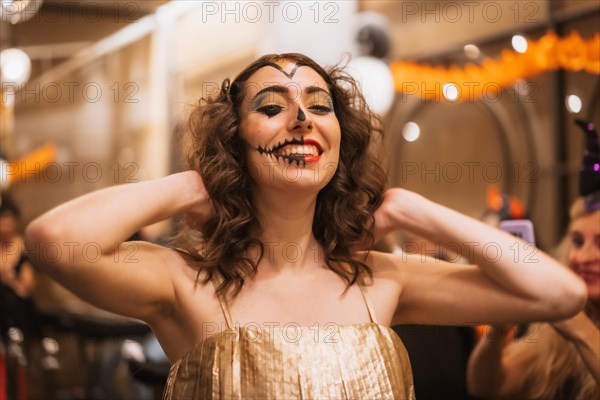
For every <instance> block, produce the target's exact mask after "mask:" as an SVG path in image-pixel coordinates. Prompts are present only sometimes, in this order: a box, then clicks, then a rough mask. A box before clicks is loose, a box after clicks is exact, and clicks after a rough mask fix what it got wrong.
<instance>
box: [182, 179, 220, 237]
mask: <svg viewBox="0 0 600 400" xmlns="http://www.w3.org/2000/svg"><path fill="white" fill-rule="evenodd" d="M183 174H184V176H185V178H186V179H187V180H188V182H189V184H188V185H189V186H188V187H189V189H190V190H189V196H191V197H192V201H191V202H190V206H189V207H188V208H187V209H186V210H185V212H184V214H185V218H186V220H187V222H188V224H190V225H191V226H192V227H194V228H196V229H199V228H200V227H202V225H203V224H204V223H205V222H206V221H207V220H208V218H209V217H210V216H211V214H212V213H213V206H212V202H211V200H210V196H209V195H208V192H207V191H206V187H205V186H204V182H203V181H202V177H201V176H200V174H199V173H197V172H196V171H191V170H190V171H186V172H184V173H183Z"/></svg>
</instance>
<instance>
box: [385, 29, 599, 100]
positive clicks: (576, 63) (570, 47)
mask: <svg viewBox="0 0 600 400" xmlns="http://www.w3.org/2000/svg"><path fill="white" fill-rule="evenodd" d="M527 44H528V48H527V51H526V52H525V53H517V52H515V51H512V50H503V51H502V52H501V53H500V57H499V58H497V59H493V58H486V59H484V60H483V61H482V63H481V64H480V65H475V64H467V65H465V66H464V67H459V66H450V67H444V66H431V65H425V64H417V63H412V62H394V63H392V64H391V66H390V68H391V71H392V75H393V77H394V86H395V89H396V91H397V92H400V93H404V94H408V95H416V96H420V97H421V99H423V100H440V99H446V97H445V96H444V85H447V84H453V85H454V86H455V88H456V92H457V96H456V99H453V100H451V101H464V100H476V99H479V98H481V97H482V96H485V97H490V96H494V95H497V94H498V93H497V92H499V91H501V90H502V89H504V88H506V87H507V86H509V85H511V84H513V83H514V82H516V81H518V80H520V79H527V78H531V77H534V76H537V75H539V74H542V73H544V72H546V71H553V70H556V69H559V68H561V69H564V70H567V71H587V72H589V73H591V74H600V33H596V34H595V35H594V36H593V38H591V39H588V40H584V39H582V38H581V36H580V35H579V34H578V33H576V32H573V33H571V34H570V35H568V36H566V37H563V38H560V37H558V36H557V35H556V34H555V33H554V32H548V33H546V34H545V35H544V36H542V37H541V38H539V39H538V40H536V41H529V42H528V43H527Z"/></svg>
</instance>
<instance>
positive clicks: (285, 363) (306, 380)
mask: <svg viewBox="0 0 600 400" xmlns="http://www.w3.org/2000/svg"><path fill="white" fill-rule="evenodd" d="M360 288H361V291H362V293H363V296H364V299H365V302H366V303H367V307H368V309H369V313H370V314H371V320H372V321H373V322H370V323H362V324H353V325H336V324H331V325H328V324H326V325H324V326H317V325H315V326H312V327H300V326H297V325H295V324H287V325H284V326H281V327H269V329H268V330H267V329H265V328H261V327H260V326H258V325H251V324H248V325H247V326H243V327H240V326H235V325H234V324H233V323H232V319H231V314H230V313H229V307H228V306H227V303H226V302H225V301H224V300H223V299H219V301H220V302H221V307H222V308H223V312H224V314H225V320H226V322H227V325H228V326H227V329H226V330H223V331H221V332H220V333H217V334H215V335H212V336H209V337H208V338H206V339H205V340H203V341H202V342H200V343H198V344H197V345H196V346H195V347H194V349H192V350H191V351H190V352H188V353H187V354H185V355H184V356H183V357H181V358H180V359H179V360H178V361H176V362H175V363H174V364H173V365H172V367H171V370H170V372H169V378H168V381H167V385H166V387H165V392H164V397H163V398H164V399H165V400H172V399H370V400H371V399H372V400H374V399H407V400H412V399H414V398H415V394H414V387H413V377H412V370H411V367H410V362H409V358H408V353H407V352H406V349H405V348H404V345H403V344H402V341H401V340H400V338H399V337H398V336H397V335H396V333H395V332H394V331H393V330H392V329H391V328H388V327H385V326H383V325H380V324H378V323H377V322H376V320H375V319H374V314H373V309H372V307H371V305H370V302H369V300H368V298H367V297H366V293H365V291H364V288H363V287H362V285H360Z"/></svg>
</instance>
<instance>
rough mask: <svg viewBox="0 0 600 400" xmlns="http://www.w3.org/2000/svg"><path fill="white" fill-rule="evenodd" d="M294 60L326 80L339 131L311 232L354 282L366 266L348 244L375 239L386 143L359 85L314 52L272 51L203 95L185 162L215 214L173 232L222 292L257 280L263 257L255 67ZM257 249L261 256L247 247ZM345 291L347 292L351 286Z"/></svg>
mask: <svg viewBox="0 0 600 400" xmlns="http://www.w3.org/2000/svg"><path fill="white" fill-rule="evenodd" d="M282 61H285V62H293V63H295V64H296V65H298V66H301V65H302V66H308V67H310V68H312V69H313V70H315V71H316V72H317V73H318V74H319V75H320V76H321V77H322V78H323V79H324V80H325V82H326V83H327V86H328V89H329V90H330V93H331V96H332V99H333V104H334V112H335V115H336V117H337V119H338V120H339V124H340V128H341V143H340V160H339V164H338V168H337V170H336V172H335V174H334V175H333V177H332V178H331V180H330V181H329V182H328V183H327V185H326V186H325V187H324V188H323V189H321V191H320V192H319V193H318V195H317V204H316V209H315V216H314V220H313V226H312V231H313V234H314V236H315V238H316V240H317V242H318V244H319V245H320V246H322V248H323V250H324V259H325V262H326V264H327V266H328V267H329V268H330V269H331V270H332V271H334V272H335V273H337V274H338V275H339V276H340V277H341V278H343V279H344V280H345V281H346V282H347V284H348V285H347V288H349V287H350V286H352V285H353V284H354V283H355V282H356V281H357V279H358V278H359V276H360V275H361V273H362V272H366V273H367V274H368V275H369V276H372V271H371V269H370V268H369V266H368V265H367V264H366V263H364V262H363V261H361V260H358V259H356V258H355V257H353V256H352V254H351V246H352V245H353V244H355V243H356V242H358V241H359V240H361V239H364V238H366V240H367V241H368V242H370V243H371V244H372V242H373V222H374V219H373V212H374V211H375V210H376V208H377V207H378V206H379V205H380V204H381V201H382V197H383V192H384V190H385V188H386V182H387V179H386V174H385V172H384V170H383V169H382V167H381V164H380V159H379V157H378V156H377V155H378V152H375V151H373V149H372V147H373V145H374V144H377V143H381V142H380V141H378V139H379V140H380V139H381V136H382V129H381V121H380V120H379V118H378V117H377V116H376V115H375V114H373V113H372V112H371V111H370V110H369V107H368V106H367V104H366V102H365V100H364V98H363V96H362V94H361V93H360V91H359V90H358V88H357V85H356V82H355V81H354V79H352V77H350V76H348V75H347V74H346V73H345V72H344V71H343V68H342V67H340V66H339V65H337V66H334V67H332V68H330V69H329V70H327V71H326V70H325V69H323V68H322V67H321V66H319V65H318V64H317V63H316V62H314V61H313V60H312V59H310V58H309V57H307V56H305V55H302V54H297V53H287V54H271V55H265V56H263V57H260V58H259V59H257V60H256V61H254V62H253V63H251V64H250V65H249V66H248V67H246V68H245V69H244V70H243V71H242V72H241V73H240V74H239V75H238V76H237V77H236V78H235V79H234V80H233V82H231V83H230V81H229V79H226V80H225V81H224V82H223V83H222V85H221V89H220V91H219V93H218V94H217V95H215V96H210V97H208V98H206V99H205V98H202V99H201V100H200V101H199V104H198V106H197V107H196V108H195V109H194V110H193V112H192V114H191V116H190V120H189V132H190V133H191V140H190V144H189V146H190V148H189V149H188V163H189V166H190V168H191V169H193V170H195V171H198V172H199V173H200V175H201V176H202V179H203V180H204V185H205V187H206V190H207V192H208V194H209V196H210V199H211V201H212V205H213V209H214V213H213V215H212V216H211V217H210V218H209V220H208V221H206V222H205V223H204V224H203V226H202V227H201V228H200V229H197V228H195V227H193V226H190V225H189V224H186V226H185V227H184V230H182V231H181V232H180V233H179V234H178V235H177V237H176V243H177V245H178V246H177V249H178V250H179V251H180V252H182V253H183V254H184V255H186V257H187V258H188V259H189V260H191V262H192V265H194V266H195V267H197V268H198V274H197V277H196V282H198V279H199V277H200V272H201V271H206V275H205V279H204V282H203V283H204V284H205V283H207V282H208V281H210V280H211V278H212V277H213V274H214V273H215V272H217V271H218V273H219V274H220V275H221V277H222V281H221V284H220V285H219V287H218V289H217V292H218V293H219V294H224V293H228V292H229V289H230V287H231V286H232V285H233V286H234V291H233V296H235V295H237V294H238V293H239V291H240V290H241V289H242V286H243V285H244V280H245V279H247V278H251V277H253V276H254V275H255V274H256V272H257V268H258V263H259V262H260V260H261V259H262V257H263V254H264V245H263V243H262V242H261V241H260V240H259V239H257V238H256V237H253V236H252V234H251V233H252V232H256V231H257V229H260V223H259V221H258V219H257V217H256V213H255V212H254V211H255V210H254V205H253V200H252V197H251V190H250V188H251V185H252V184H253V180H252V178H251V176H250V173H249V171H248V162H247V159H246V147H245V146H246V144H245V142H244V141H243V140H242V139H241V138H240V134H239V126H240V114H239V109H240V105H241V103H242V101H243V98H244V89H245V88H246V84H247V81H248V79H249V78H250V77H251V76H252V74H254V72H256V71H257V70H258V69H260V68H262V67H264V66H266V65H269V64H273V63H277V62H282ZM253 248H255V249H258V251H259V253H258V254H259V258H258V261H255V260H253V259H252V258H251V257H250V256H249V253H250V250H253ZM347 288H346V289H347Z"/></svg>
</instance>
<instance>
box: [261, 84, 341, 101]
mask: <svg viewBox="0 0 600 400" xmlns="http://www.w3.org/2000/svg"><path fill="white" fill-rule="evenodd" d="M291 87H292V88H295V87H294V86H289V85H288V86H283V85H272V86H267V87H266V88H263V89H261V90H259V91H258V93H256V95H254V97H253V98H252V101H255V100H257V99H258V98H260V97H261V95H263V94H265V93H281V94H288V93H289V91H290V88H291ZM304 93H306V94H313V93H324V94H325V95H326V96H327V97H328V98H329V99H330V100H331V94H329V92H328V91H327V90H325V89H323V88H322V87H320V86H318V85H312V86H308V87H306V88H304Z"/></svg>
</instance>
